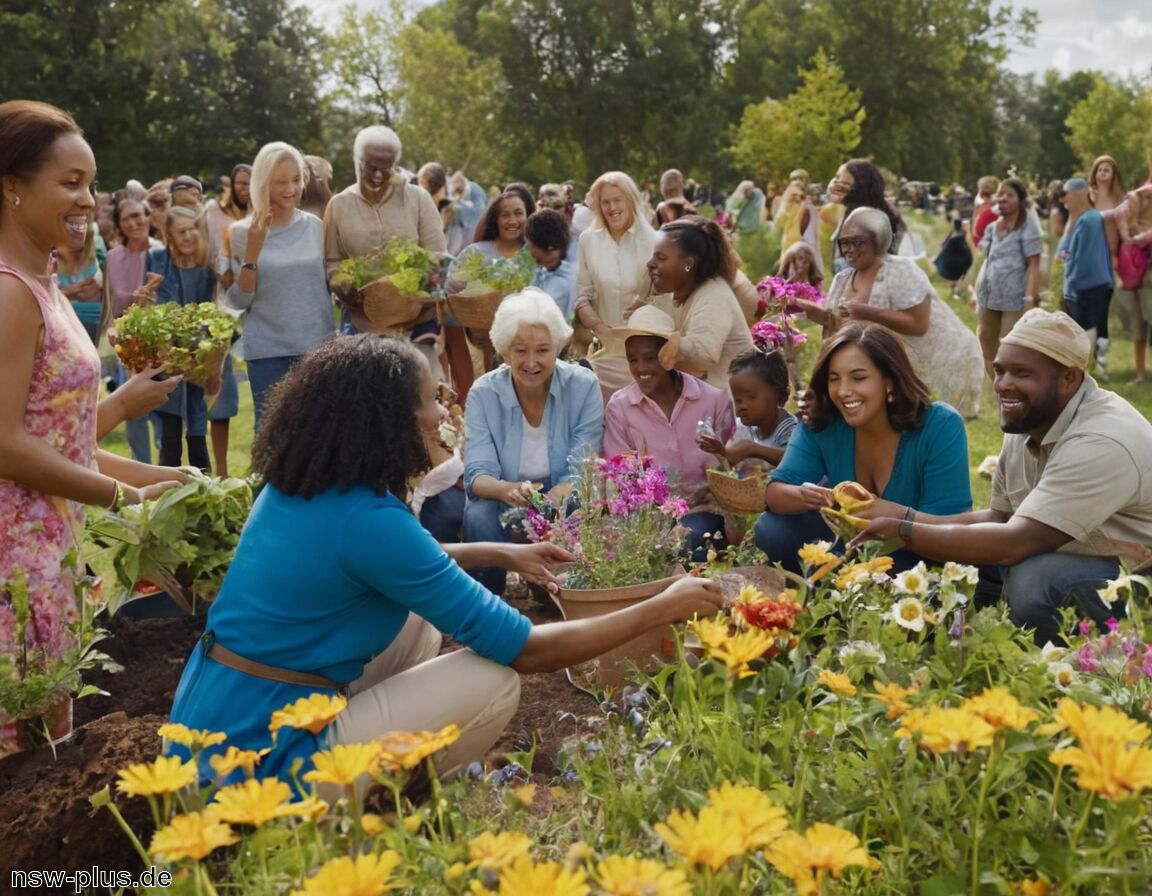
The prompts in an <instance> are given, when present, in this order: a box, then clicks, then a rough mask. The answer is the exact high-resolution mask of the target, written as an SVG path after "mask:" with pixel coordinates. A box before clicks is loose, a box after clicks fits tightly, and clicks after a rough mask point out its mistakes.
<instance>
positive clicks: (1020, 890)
mask: <svg viewBox="0 0 1152 896" xmlns="http://www.w3.org/2000/svg"><path fill="white" fill-rule="evenodd" d="M1008 892H1009V893H1011V894H1012V896H1048V894H1049V893H1051V892H1052V885H1051V884H1050V883H1048V881H1046V880H1044V879H1043V878H1035V879H1033V878H1025V879H1024V880H1022V881H1020V882H1019V883H1013V884H1009V885H1008Z"/></svg>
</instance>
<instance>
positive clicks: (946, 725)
mask: <svg viewBox="0 0 1152 896" xmlns="http://www.w3.org/2000/svg"><path fill="white" fill-rule="evenodd" d="M901 722H902V723H903V727H901V728H900V729H899V730H898V731H897V732H896V736H897V737H911V736H912V735H913V734H919V735H920V743H922V744H923V745H924V746H926V747H927V748H928V749H929V750H931V751H932V752H933V753H967V752H971V751H972V750H975V749H977V748H978V747H987V746H991V744H992V740H993V738H994V736H995V734H996V730H995V729H994V728H993V727H992V726H991V725H989V724H988V723H987V722H985V721H984V720H983V719H982V718H980V716H978V715H976V714H975V713H971V712H969V711H968V710H966V709H949V708H945V707H942V706H930V707H926V708H924V709H910V710H908V711H907V712H905V713H904V715H903V717H902V718H901Z"/></svg>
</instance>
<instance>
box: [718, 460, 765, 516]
mask: <svg viewBox="0 0 1152 896" xmlns="http://www.w3.org/2000/svg"><path fill="white" fill-rule="evenodd" d="M766 485H767V482H766V481H765V480H764V478H763V477H761V476H748V477H747V478H745V479H737V478H736V477H735V476H730V475H729V474H727V473H722V472H721V471H720V470H709V471H708V488H709V489H711V490H712V497H713V498H715V499H716V503H717V504H719V505H720V507H721V508H723V509H724V510H727V511H728V512H729V513H760V512H762V511H763V510H764V487H765V486H766Z"/></svg>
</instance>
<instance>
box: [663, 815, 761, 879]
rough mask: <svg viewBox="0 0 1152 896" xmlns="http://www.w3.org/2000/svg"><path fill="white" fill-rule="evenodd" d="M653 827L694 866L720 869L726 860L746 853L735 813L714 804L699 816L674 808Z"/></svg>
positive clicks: (714, 869)
mask: <svg viewBox="0 0 1152 896" xmlns="http://www.w3.org/2000/svg"><path fill="white" fill-rule="evenodd" d="M654 830H655V831H656V833H657V834H658V835H659V836H660V839H662V840H663V841H664V842H665V843H667V844H668V845H669V846H670V847H671V848H672V849H673V850H675V851H676V852H677V853H679V854H680V855H681V856H683V857H684V859H686V860H687V861H688V862H689V863H690V864H692V865H703V866H705V867H707V868H711V869H712V870H713V871H719V870H720V869H721V868H723V867H724V865H725V863H726V862H727V861H728V860H729V859H731V858H734V857H736V856H739V855H743V854H744V837H743V836H742V832H741V831H740V830H739V827H738V826H737V825H736V824H734V823H733V819H732V816H731V815H729V814H728V813H727V812H724V811H722V810H720V809H717V808H716V807H715V806H705V807H704V808H703V809H701V810H700V814H699V815H693V814H692V813H691V812H684V811H682V810H680V809H675V810H673V811H672V813H671V814H669V816H668V818H667V819H665V820H664V821H662V822H657V823H656V825H655V826H654Z"/></svg>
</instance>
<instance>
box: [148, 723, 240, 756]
mask: <svg viewBox="0 0 1152 896" xmlns="http://www.w3.org/2000/svg"><path fill="white" fill-rule="evenodd" d="M156 733H157V734H159V735H160V736H161V737H163V738H166V739H168V740H170V741H172V743H174V744H180V746H182V747H187V748H188V749H189V750H199V749H203V748H204V747H214V746H216V744H222V743H224V741H226V740H227V739H228V735H226V734H223V733H221V732H219V731H198V730H196V729H194V728H188V727H186V726H184V725H180V724H177V723H175V722H169V723H168V724H166V725H161V726H160V727H159V728H158V729H157V731H156Z"/></svg>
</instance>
